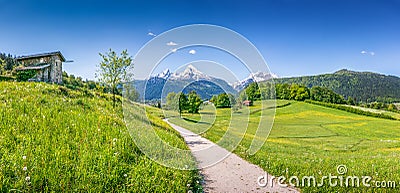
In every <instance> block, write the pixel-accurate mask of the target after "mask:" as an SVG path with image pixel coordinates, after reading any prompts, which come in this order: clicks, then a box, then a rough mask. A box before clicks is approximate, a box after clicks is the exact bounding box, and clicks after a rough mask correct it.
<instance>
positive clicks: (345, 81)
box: [275, 69, 400, 103]
mask: <svg viewBox="0 0 400 193" xmlns="http://www.w3.org/2000/svg"><path fill="white" fill-rule="evenodd" d="M275 82H276V83H288V84H299V85H305V86H307V87H309V88H311V87H313V86H322V87H326V88H329V89H331V90H333V91H334V92H336V93H338V94H341V95H343V96H344V97H345V98H346V99H347V98H348V97H352V98H354V99H355V100H357V102H373V101H379V102H386V103H392V102H398V101H400V78H399V77H396V76H388V75H383V74H377V73H372V72H354V71H350V70H345V69H344V70H340V71H337V72H335V73H333V74H322V75H316V76H303V77H293V78H279V79H275Z"/></svg>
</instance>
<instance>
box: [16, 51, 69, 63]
mask: <svg viewBox="0 0 400 193" xmlns="http://www.w3.org/2000/svg"><path fill="white" fill-rule="evenodd" d="M54 55H58V56H59V57H60V58H61V61H62V62H65V58H64V56H63V55H62V54H61V52H60V51H55V52H47V53H40V54H32V55H26V56H19V57H17V60H26V59H31V58H41V57H46V56H54Z"/></svg>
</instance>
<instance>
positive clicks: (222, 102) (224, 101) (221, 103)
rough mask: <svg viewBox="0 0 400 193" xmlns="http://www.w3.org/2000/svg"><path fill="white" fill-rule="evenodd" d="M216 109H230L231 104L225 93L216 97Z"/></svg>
mask: <svg viewBox="0 0 400 193" xmlns="http://www.w3.org/2000/svg"><path fill="white" fill-rule="evenodd" d="M216 107H217V108H226V107H231V102H230V100H229V96H228V94H226V93H222V94H219V95H218V99H217V106H216Z"/></svg>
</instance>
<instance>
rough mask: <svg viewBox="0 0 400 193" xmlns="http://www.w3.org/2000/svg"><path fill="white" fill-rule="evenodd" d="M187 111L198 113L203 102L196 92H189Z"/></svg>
mask: <svg viewBox="0 0 400 193" xmlns="http://www.w3.org/2000/svg"><path fill="white" fill-rule="evenodd" d="M187 98H188V100H187V110H188V112H189V113H198V112H199V110H200V105H201V103H202V102H203V101H202V100H201V98H200V96H199V95H198V94H197V93H196V91H191V92H190V93H189V95H188V97H187Z"/></svg>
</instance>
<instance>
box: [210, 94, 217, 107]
mask: <svg viewBox="0 0 400 193" xmlns="http://www.w3.org/2000/svg"><path fill="white" fill-rule="evenodd" d="M210 102H212V103H214V105H216V104H217V102H218V96H217V95H214V96H212V97H211V99H210Z"/></svg>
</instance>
